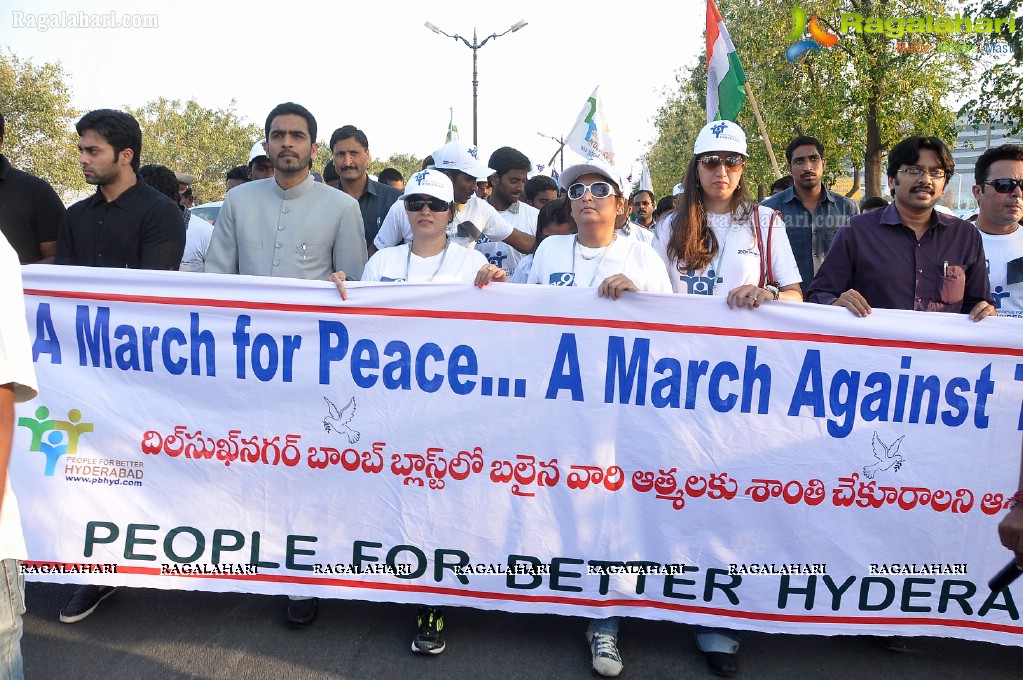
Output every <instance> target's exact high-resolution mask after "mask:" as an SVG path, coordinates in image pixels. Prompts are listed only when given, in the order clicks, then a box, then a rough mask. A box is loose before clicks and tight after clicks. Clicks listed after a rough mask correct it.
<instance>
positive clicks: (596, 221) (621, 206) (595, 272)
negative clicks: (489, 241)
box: [476, 159, 671, 677]
mask: <svg viewBox="0 0 1023 680" xmlns="http://www.w3.org/2000/svg"><path fill="white" fill-rule="evenodd" d="M559 179H560V181H561V186H562V187H567V197H568V200H569V203H570V205H571V210H572V219H573V221H574V222H575V225H576V228H577V230H578V231H577V233H575V234H572V235H563V236H549V237H547V238H545V239H544V240H543V242H542V243H541V244H540V245H539V246H538V247H537V249H536V252H535V253H534V254H533V264H532V266H531V267H530V269H529V276H528V278H527V279H526V282H527V283H541V284H547V285H551V286H578V287H581V288H597V294H598V295H600V296H601V297H606V298H611V299H612V300H617V299H618V298H619V297H621V295H622V294H623V293H625V292H627V291H649V292H654V293H670V292H671V283H670V282H669V281H668V275H667V272H666V271H665V269H664V263H663V262H662V261H661V258H660V257H658V256H657V253H656V252H655V251H654V249H653V248H651V247H650V246H649V245H648V244H646V243H644V242H643V241H640V240H638V239H635V238H630V237H628V236H624V235H619V234H617V233H615V222H616V221H617V219H618V216H619V215H624V214H625V206H626V203H625V196H624V194H623V193H622V188H621V187H622V185H623V184H624V183H623V182H622V179H621V175H620V174H619V173H618V172H617V171H616V170H615V169H614V168H612V167H611V166H609V165H606V164H605V163H603V162H602V161H599V160H596V159H594V160H590V161H587V162H586V163H580V164H578V165H573V166H571V167H569V168H566V169H565V171H564V172H563V173H561V177H560V178H559ZM503 273H504V272H503V270H498V271H497V272H494V273H491V272H489V271H486V270H481V271H480V275H479V277H477V280H476V283H477V285H486V284H487V283H488V282H489V281H490V280H495V281H501V280H503V276H502V275H503ZM618 623H619V620H618V617H617V616H613V617H610V618H606V619H593V620H591V621H590V626H589V628H588V629H587V631H586V640H587V641H588V642H589V643H590V654H591V659H592V662H593V669H594V670H595V671H597V673H599V674H600V675H604V676H607V677H615V676H617V675H618V674H619V673H621V671H622V658H621V655H620V654H619V652H618Z"/></svg>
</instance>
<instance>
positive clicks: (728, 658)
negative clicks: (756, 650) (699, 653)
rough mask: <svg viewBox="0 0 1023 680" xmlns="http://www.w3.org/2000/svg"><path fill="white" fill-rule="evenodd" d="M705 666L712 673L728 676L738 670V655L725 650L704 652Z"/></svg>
mask: <svg viewBox="0 0 1023 680" xmlns="http://www.w3.org/2000/svg"><path fill="white" fill-rule="evenodd" d="M703 655H704V656H705V657H707V667H708V668H710V672H711V673H713V674H714V675H720V676H722V677H725V678H730V677H732V676H733V675H735V674H736V673H738V672H739V655H738V654H726V653H725V652H704V653H703Z"/></svg>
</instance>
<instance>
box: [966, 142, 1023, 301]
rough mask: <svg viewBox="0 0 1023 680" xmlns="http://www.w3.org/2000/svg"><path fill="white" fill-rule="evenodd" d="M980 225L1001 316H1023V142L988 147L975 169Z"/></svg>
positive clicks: (994, 296) (978, 227)
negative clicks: (1021, 227) (1021, 221)
mask: <svg viewBox="0 0 1023 680" xmlns="http://www.w3.org/2000/svg"><path fill="white" fill-rule="evenodd" d="M974 180H975V181H976V185H975V186H974V187H973V195H974V197H976V199H977V205H978V207H979V211H978V213H977V229H979V230H980V235H981V238H982V239H983V240H984V255H985V257H986V259H987V274H988V278H989V279H991V297H993V298H994V299H995V309H996V310H998V316H1011V317H1016V318H1023V230H1021V229H1020V228H1019V225H1020V219H1021V218H1023V146H1020V145H1018V144H1003V145H1002V146H999V147H995V148H994V149H988V150H987V151H985V152H984V153H983V154H981V156H980V158H978V159H977V164H976V166H975V169H974Z"/></svg>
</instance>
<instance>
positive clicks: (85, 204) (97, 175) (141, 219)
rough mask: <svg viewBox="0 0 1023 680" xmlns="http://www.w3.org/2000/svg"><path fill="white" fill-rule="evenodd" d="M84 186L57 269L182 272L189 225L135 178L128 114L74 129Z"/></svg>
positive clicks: (68, 218) (64, 613)
mask: <svg viewBox="0 0 1023 680" xmlns="http://www.w3.org/2000/svg"><path fill="white" fill-rule="evenodd" d="M75 129H76V130H77V131H78V137H79V140H78V151H79V162H80V163H81V164H82V172H83V173H84V175H85V181H86V182H88V183H89V184H95V185H96V186H98V187H99V189H97V190H96V193H95V194H93V195H92V196H91V197H89V198H87V199H85V200H83V201H79V202H78V203H75V204H74V205H73V206H71V207H70V208H68V210H67V212H66V213H65V214H64V219H63V221H62V222H61V224H60V231H59V233H58V236H57V264H75V265H84V266H89V267H119V268H121V267H129V268H131V269H174V270H176V269H178V268H179V267H180V266H181V255H182V253H183V252H184V250H185V224H184V222H182V221H181V209H180V208H178V205H177V203H175V202H174V201H172V200H171V199H169V198H167V197H166V196H164V195H163V194H161V193H160V192H159V191H157V190H156V189H153V188H152V187H149V186H146V184H145V182H143V181H142V179H141V178H140V177H139V176H138V175H137V174H136V173H137V172H138V169H139V155H140V154H141V152H142V130H141V129H140V128H139V124H138V122H137V121H136V120H135V119H134V118H132V117H131V116H129V115H128V114H126V113H123V112H121V111H113V110H110V109H99V110H96V111H90V112H89V113H87V114H85V115H84V116H82V119H81V120H79V121H78V123H77V124H76V125H75ZM113 592H114V586H93V585H86V586H80V587H79V588H78V589H77V590H75V592H74V594H73V595H72V596H71V598H70V599H68V601H67V603H66V604H65V605H64V606H63V607H62V608H61V610H60V620H61V622H62V623H75V622H76V621H81V620H82V619H84V618H85V617H86V616H88V615H89V614H91V613H92V612H93V611H95V610H96V607H98V606H99V603H100V602H102V601H103V600H104V599H105V598H106V597H108V596H109V595H110V594H111V593H113Z"/></svg>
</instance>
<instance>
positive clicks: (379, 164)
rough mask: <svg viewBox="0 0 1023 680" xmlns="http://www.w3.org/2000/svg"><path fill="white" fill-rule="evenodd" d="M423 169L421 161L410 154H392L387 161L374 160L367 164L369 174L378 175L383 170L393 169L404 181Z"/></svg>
mask: <svg viewBox="0 0 1023 680" xmlns="http://www.w3.org/2000/svg"><path fill="white" fill-rule="evenodd" d="M422 167H423V159H422V158H419V157H418V156H413V155H412V154H410V153H392V154H391V156H390V158H388V159H387V160H374V161H372V162H371V163H370V164H369V168H368V170H369V172H370V173H371V174H374V175H379V174H380V171H381V170H383V169H384V168H395V169H396V170H397V171H398V172H400V173H401V176H402V177H404V178H405V179H406V180H407V179H408V178H409V177H411V176H412V174H413V173H416V172H419V171H420V170H421V169H422Z"/></svg>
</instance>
